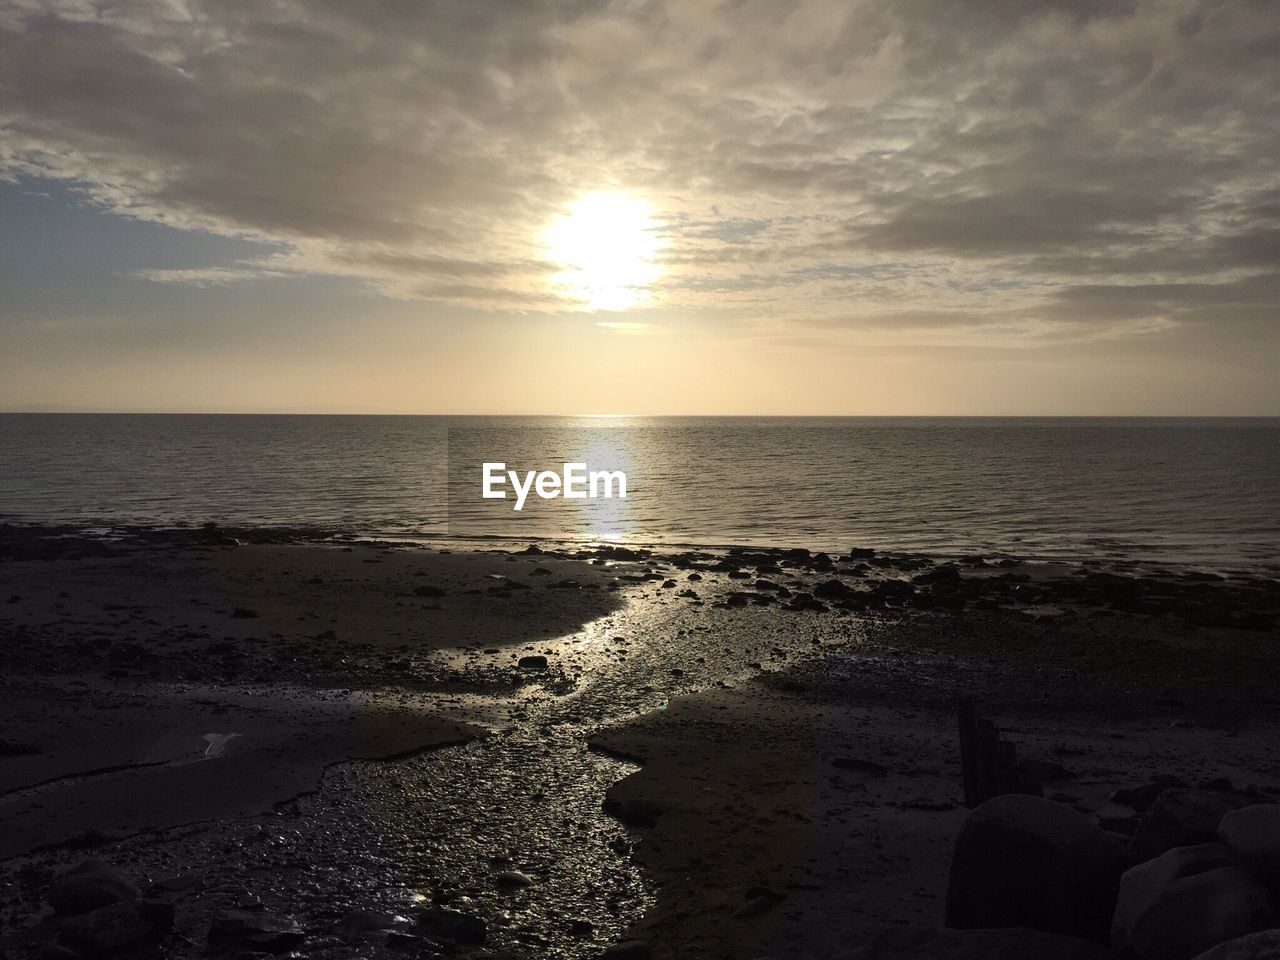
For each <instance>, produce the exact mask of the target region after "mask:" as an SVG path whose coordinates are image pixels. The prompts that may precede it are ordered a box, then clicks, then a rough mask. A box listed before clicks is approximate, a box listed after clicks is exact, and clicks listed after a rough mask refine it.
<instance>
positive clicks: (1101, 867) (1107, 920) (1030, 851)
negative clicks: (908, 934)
mask: <svg viewBox="0 0 1280 960" xmlns="http://www.w3.org/2000/svg"><path fill="white" fill-rule="evenodd" d="M1123 870H1124V852H1123V851H1122V849H1121V847H1120V844H1119V843H1118V841H1117V840H1116V839H1115V838H1114V837H1112V836H1110V835H1108V834H1107V833H1106V832H1105V831H1103V830H1102V829H1101V828H1100V827H1098V826H1097V825H1096V824H1095V823H1093V822H1092V821H1091V820H1089V819H1088V818H1087V817H1085V816H1084V815H1083V814H1081V813H1079V812H1077V811H1076V810H1074V809H1072V808H1071V807H1068V806H1066V805H1064V804H1060V803H1054V802H1053V801H1051V800H1045V799H1043V798H1041V797H1032V796H1026V795H1022V794H1010V795H1007V796H1001V797H995V798H994V799H992V800H988V801H987V802H986V803H984V804H982V805H981V806H980V807H978V808H977V809H975V810H974V811H973V812H972V813H970V814H969V816H968V818H967V819H966V820H965V822H964V825H963V826H962V827H961V828H960V835H959V836H958V837H957V838H956V849H955V854H954V857H953V858H952V861H951V880H950V887H949V889H948V891H947V926H949V927H956V928H959V929H966V930H972V929H982V928H990V927H1029V928H1031V929H1034V930H1040V931H1043V932H1046V933H1057V934H1065V935H1069V936H1074V937H1083V938H1085V939H1088V940H1094V941H1097V942H1099V943H1105V942H1107V939H1108V936H1109V931H1110V927H1111V914H1112V910H1113V908H1114V905H1115V898H1116V891H1117V889H1118V887H1119V883H1120V874H1121V872H1122V871H1123Z"/></svg>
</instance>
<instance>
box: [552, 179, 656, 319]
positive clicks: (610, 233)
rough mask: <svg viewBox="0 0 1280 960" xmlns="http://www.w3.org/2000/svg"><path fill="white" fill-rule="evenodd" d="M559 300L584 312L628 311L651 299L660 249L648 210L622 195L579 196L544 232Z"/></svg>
mask: <svg viewBox="0 0 1280 960" xmlns="http://www.w3.org/2000/svg"><path fill="white" fill-rule="evenodd" d="M545 240H546V247H547V253H548V255H549V256H550V258H551V260H552V261H553V262H554V263H555V264H556V265H557V266H558V267H560V268H561V272H560V273H558V274H557V275H556V277H555V278H554V282H555V285H556V286H557V288H559V289H560V291H561V292H562V294H563V295H565V296H567V297H568V298H569V299H572V300H575V301H577V302H579V303H581V304H582V305H583V306H584V307H585V308H586V309H587V310H591V311H597V310H628V309H630V308H632V307H636V306H639V305H640V304H642V303H644V302H645V301H646V300H648V299H649V297H650V293H649V287H650V285H651V284H652V283H653V281H654V280H655V279H656V278H657V275H658V266H657V264H656V263H654V256H655V254H656V253H657V252H658V249H659V247H660V241H659V238H658V235H657V230H656V224H655V222H654V220H653V216H652V213H651V211H650V209H649V205H648V204H647V203H645V201H644V200H642V199H640V198H639V197H634V196H631V195H629V194H624V193H607V192H597V193H588V194H586V195H585V196H582V197H580V198H579V199H578V200H577V201H575V202H574V204H573V206H571V207H570V208H569V211H568V213H565V214H561V215H560V216H558V217H556V219H555V220H554V221H553V222H552V224H551V226H550V227H549V228H548V229H547V233H546V238H545Z"/></svg>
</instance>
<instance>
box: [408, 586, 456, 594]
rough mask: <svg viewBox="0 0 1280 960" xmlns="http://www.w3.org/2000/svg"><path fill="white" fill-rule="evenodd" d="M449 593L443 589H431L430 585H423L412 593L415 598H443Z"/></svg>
mask: <svg viewBox="0 0 1280 960" xmlns="http://www.w3.org/2000/svg"><path fill="white" fill-rule="evenodd" d="M448 592H449V591H448V590H446V589H444V588H443V587H433V586H431V585H430V584H424V585H423V586H421V587H418V588H416V589H415V590H414V591H413V595H414V596H415V597H443V596H444V595H445V594H446V593H448Z"/></svg>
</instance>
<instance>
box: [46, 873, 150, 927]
mask: <svg viewBox="0 0 1280 960" xmlns="http://www.w3.org/2000/svg"><path fill="white" fill-rule="evenodd" d="M44 898H45V900H46V901H48V903H49V906H51V907H53V912H54V913H56V914H57V915H58V916H61V917H69V916H74V915H75V914H80V913H88V912H89V911H91V910H97V909H99V908H100V907H106V906H110V905H111V904H113V903H122V902H127V901H131V900H136V899H137V898H138V888H137V887H135V886H134V885H133V884H132V883H130V882H129V881H128V880H127V879H126V878H125V876H124V875H123V874H122V873H120V872H119V871H118V870H116V869H115V868H114V867H112V866H111V864H109V863H107V862H106V861H104V860H85V861H84V862H82V863H80V864H79V865H78V866H76V867H73V868H72V869H71V870H70V871H69V872H67V873H66V874H65V875H64V876H63V877H62V879H60V880H58V881H57V882H56V883H54V884H53V886H51V887H50V888H49V890H48V892H46V893H45V897H44Z"/></svg>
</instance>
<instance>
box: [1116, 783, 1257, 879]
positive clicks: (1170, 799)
mask: <svg viewBox="0 0 1280 960" xmlns="http://www.w3.org/2000/svg"><path fill="white" fill-rule="evenodd" d="M1247 803H1248V801H1246V800H1244V799H1242V798H1240V797H1237V796H1236V795H1235V794H1231V793H1223V792H1221V791H1218V790H1167V791H1165V792H1164V793H1162V794H1160V796H1159V798H1158V799H1157V800H1156V801H1155V802H1154V803H1153V804H1152V805H1151V808H1150V809H1149V810H1148V811H1147V815H1146V817H1145V818H1144V819H1143V821H1142V826H1141V827H1139V828H1138V832H1137V834H1136V835H1135V836H1134V838H1133V845H1132V846H1131V847H1130V848H1129V862H1130V863H1142V862H1143V861H1144V860H1150V859H1151V858H1152V857H1158V856H1160V854H1162V853H1164V852H1165V851H1166V850H1172V849H1173V848H1174V847H1187V846H1191V845H1193V844H1197V843H1210V842H1212V841H1214V840H1217V839H1218V824H1220V823H1221V822H1222V818H1223V817H1225V816H1226V815H1227V814H1228V813H1230V812H1231V811H1232V810H1238V809H1240V808H1241V807H1243V806H1246V805H1247Z"/></svg>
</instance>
